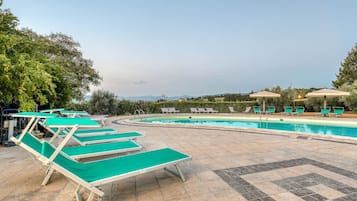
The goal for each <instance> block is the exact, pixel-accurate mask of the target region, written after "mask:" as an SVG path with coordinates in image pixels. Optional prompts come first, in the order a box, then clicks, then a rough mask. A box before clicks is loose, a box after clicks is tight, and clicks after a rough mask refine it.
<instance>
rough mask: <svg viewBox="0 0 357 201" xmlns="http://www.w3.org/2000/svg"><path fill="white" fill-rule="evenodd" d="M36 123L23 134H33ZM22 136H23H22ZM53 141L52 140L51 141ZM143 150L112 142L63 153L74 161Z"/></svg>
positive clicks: (30, 114) (33, 115)
mask: <svg viewBox="0 0 357 201" xmlns="http://www.w3.org/2000/svg"><path fill="white" fill-rule="evenodd" d="M12 116H13V117H22V118H24V117H27V118H30V117H31V118H37V119H41V118H50V117H51V118H53V117H56V116H57V115H56V114H48V113H36V112H21V113H17V114H14V115H12ZM36 122H37V121H36V120H35V121H30V122H29V124H30V125H31V124H32V125H31V126H26V127H27V128H28V129H24V130H23V132H25V133H26V132H31V131H32V128H33V127H34V125H36ZM20 136H21V135H20ZM14 140H15V141H14V142H15V143H19V142H21V139H14ZM50 141H52V140H50ZM140 149H142V147H141V146H140V145H138V144H137V143H135V142H134V141H131V140H130V141H121V142H111V143H104V144H94V145H87V146H72V147H64V148H63V149H62V151H63V152H64V153H66V154H67V155H69V156H70V157H72V158H74V159H80V158H86V157H94V156H102V155H109V154H117V153H123V152H130V151H138V150H140Z"/></svg>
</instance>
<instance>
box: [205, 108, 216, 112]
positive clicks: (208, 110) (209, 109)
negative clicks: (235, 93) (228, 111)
mask: <svg viewBox="0 0 357 201" xmlns="http://www.w3.org/2000/svg"><path fill="white" fill-rule="evenodd" d="M217 112H218V111H217V110H214V109H213V108H211V107H208V108H206V113H217Z"/></svg>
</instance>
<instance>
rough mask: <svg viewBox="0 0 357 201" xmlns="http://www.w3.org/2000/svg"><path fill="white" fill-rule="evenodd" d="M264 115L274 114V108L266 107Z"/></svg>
mask: <svg viewBox="0 0 357 201" xmlns="http://www.w3.org/2000/svg"><path fill="white" fill-rule="evenodd" d="M266 113H267V114H272V113H275V106H268V109H267V111H266Z"/></svg>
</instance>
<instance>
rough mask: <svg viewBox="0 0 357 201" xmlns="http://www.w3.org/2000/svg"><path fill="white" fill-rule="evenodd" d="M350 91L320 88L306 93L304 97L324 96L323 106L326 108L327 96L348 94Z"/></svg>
mask: <svg viewBox="0 0 357 201" xmlns="http://www.w3.org/2000/svg"><path fill="white" fill-rule="evenodd" d="M349 95H350V92H345V91H339V90H336V89H320V90H317V91H312V92H310V93H307V94H306V97H308V98H312V97H324V108H326V103H327V97H339V96H349Z"/></svg>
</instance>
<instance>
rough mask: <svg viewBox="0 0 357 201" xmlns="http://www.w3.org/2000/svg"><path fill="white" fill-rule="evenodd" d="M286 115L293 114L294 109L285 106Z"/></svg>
mask: <svg viewBox="0 0 357 201" xmlns="http://www.w3.org/2000/svg"><path fill="white" fill-rule="evenodd" d="M283 113H284V114H286V115H289V114H292V113H293V107H291V106H284V112H283Z"/></svg>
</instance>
